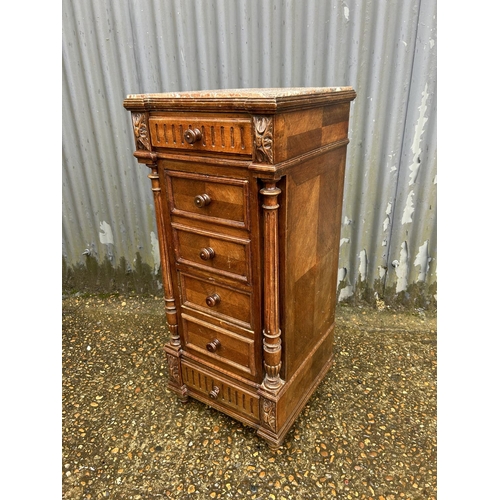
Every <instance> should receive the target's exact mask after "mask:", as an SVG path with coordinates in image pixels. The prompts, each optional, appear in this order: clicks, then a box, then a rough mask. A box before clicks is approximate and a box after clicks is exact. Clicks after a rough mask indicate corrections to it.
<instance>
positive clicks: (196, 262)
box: [172, 223, 250, 283]
mask: <svg viewBox="0 0 500 500" xmlns="http://www.w3.org/2000/svg"><path fill="white" fill-rule="evenodd" d="M172 228H173V235H174V246H175V256H176V259H177V262H179V263H182V264H188V265H190V266H193V267H195V268H198V269H203V270H206V271H210V272H211V273H215V274H220V275H222V276H227V277H229V278H233V279H237V280H239V281H245V282H247V283H248V282H249V280H250V240H248V239H242V238H236V237H233V236H225V235H222V234H218V233H212V232H208V231H202V230H201V229H194V228H190V227H188V226H183V225H182V224H177V223H172Z"/></svg>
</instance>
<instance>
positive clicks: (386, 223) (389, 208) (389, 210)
mask: <svg viewBox="0 0 500 500" xmlns="http://www.w3.org/2000/svg"><path fill="white" fill-rule="evenodd" d="M391 213H392V203H391V202H389V203H387V208H386V209H385V215H386V217H385V219H384V224H383V227H384V232H385V231H387V228H388V227H389V224H390V222H391V219H390V217H389V216H390V215H391Z"/></svg>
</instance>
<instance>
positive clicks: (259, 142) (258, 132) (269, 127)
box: [253, 116, 273, 163]
mask: <svg viewBox="0 0 500 500" xmlns="http://www.w3.org/2000/svg"><path fill="white" fill-rule="evenodd" d="M253 122H254V128H255V156H256V157H257V161H258V162H259V163H264V162H267V163H272V162H273V119H272V118H271V117H268V116H255V117H254V119H253Z"/></svg>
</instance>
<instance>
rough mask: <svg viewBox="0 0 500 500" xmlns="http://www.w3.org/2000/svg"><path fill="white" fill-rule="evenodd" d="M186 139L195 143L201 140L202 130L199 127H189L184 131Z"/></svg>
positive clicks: (190, 142)
mask: <svg viewBox="0 0 500 500" xmlns="http://www.w3.org/2000/svg"><path fill="white" fill-rule="evenodd" d="M184 139H185V140H186V142H188V143H189V144H194V143H195V142H197V141H201V132H200V129H198V128H188V129H187V130H186V131H185V132H184Z"/></svg>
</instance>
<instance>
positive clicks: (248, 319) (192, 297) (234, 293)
mask: <svg viewBox="0 0 500 500" xmlns="http://www.w3.org/2000/svg"><path fill="white" fill-rule="evenodd" d="M180 283H181V295H182V303H183V305H185V306H187V307H191V308H193V309H198V310H200V311H203V312H205V313H209V314H210V315H212V316H214V317H219V318H221V319H225V320H227V321H230V322H233V323H236V324H239V325H240V326H242V327H243V328H247V329H252V316H251V310H252V309H251V306H252V296H251V294H250V292H243V291H242V290H238V289H236V288H234V287H229V286H226V285H221V284H220V283H216V282H215V281H213V280H204V279H200V278H198V277H194V276H190V275H188V274H184V273H180Z"/></svg>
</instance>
